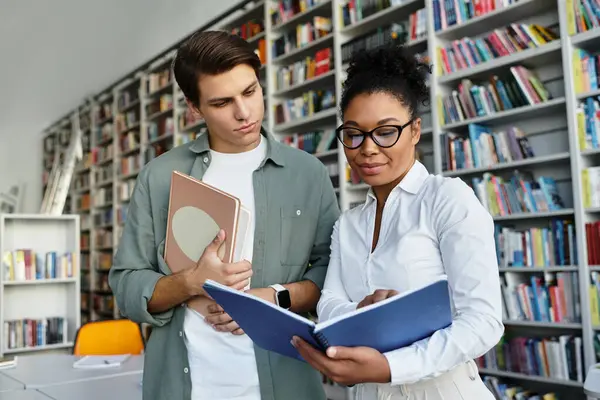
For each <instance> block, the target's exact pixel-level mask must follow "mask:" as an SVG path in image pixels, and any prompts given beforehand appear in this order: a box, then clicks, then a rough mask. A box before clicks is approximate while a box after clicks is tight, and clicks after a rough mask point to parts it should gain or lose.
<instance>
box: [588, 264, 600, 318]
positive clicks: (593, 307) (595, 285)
mask: <svg viewBox="0 0 600 400" xmlns="http://www.w3.org/2000/svg"><path fill="white" fill-rule="evenodd" d="M589 295H590V315H591V318H592V325H593V326H595V327H598V326H600V272H598V271H592V272H591V274H590V287H589Z"/></svg>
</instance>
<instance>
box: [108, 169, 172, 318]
mask: <svg viewBox="0 0 600 400" xmlns="http://www.w3.org/2000/svg"><path fill="white" fill-rule="evenodd" d="M144 172H146V173H144ZM146 175H147V171H142V173H140V176H139V177H138V180H137V182H136V185H135V188H134V190H133V194H132V196H131V200H130V203H129V208H128V217H127V221H126V223H125V226H124V228H123V234H122V236H121V239H120V243H119V248H118V250H117V253H116V255H115V258H114V263H113V266H112V268H111V269H110V271H109V274H108V283H109V285H110V287H111V289H112V291H113V293H114V294H115V298H116V302H117V306H118V307H119V311H120V312H121V314H122V315H123V316H125V317H127V318H129V319H131V320H132V321H134V322H137V323H148V324H151V325H154V326H162V325H164V324H166V323H168V322H169V321H170V320H171V318H172V316H173V310H172V309H171V310H167V311H165V312H162V313H157V314H150V313H149V312H148V302H149V301H150V299H151V298H152V294H153V293H154V288H155V286H156V283H157V282H158V280H159V279H160V278H161V277H163V276H164V275H165V274H164V273H162V272H160V268H159V263H161V262H162V263H164V260H163V259H162V255H159V254H158V251H157V248H156V246H155V237H154V223H153V217H152V209H151V205H150V204H151V202H150V195H149V192H148V189H147V186H146V184H145V177H146ZM165 268H166V264H165ZM166 270H168V269H166Z"/></svg>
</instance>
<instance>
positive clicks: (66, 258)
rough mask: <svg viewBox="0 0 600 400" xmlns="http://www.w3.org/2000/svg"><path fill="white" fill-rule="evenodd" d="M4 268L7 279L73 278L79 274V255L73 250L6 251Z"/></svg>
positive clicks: (3, 257)
mask: <svg viewBox="0 0 600 400" xmlns="http://www.w3.org/2000/svg"><path fill="white" fill-rule="evenodd" d="M2 270H3V274H4V279H5V280H6V281H12V282H15V281H32V280H40V279H60V278H71V277H74V276H76V275H77V256H76V254H75V253H72V252H58V251H48V252H45V253H44V252H41V253H38V252H36V251H35V250H32V249H16V250H12V251H5V252H4V254H3V255H2Z"/></svg>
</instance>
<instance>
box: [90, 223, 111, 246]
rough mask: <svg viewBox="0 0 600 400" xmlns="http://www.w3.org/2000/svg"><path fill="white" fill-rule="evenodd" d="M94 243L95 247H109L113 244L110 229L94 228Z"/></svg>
mask: <svg viewBox="0 0 600 400" xmlns="http://www.w3.org/2000/svg"><path fill="white" fill-rule="evenodd" d="M94 244H95V245H96V248H97V249H110V248H112V246H113V234H112V230H110V229H103V228H102V229H96V230H95V231H94Z"/></svg>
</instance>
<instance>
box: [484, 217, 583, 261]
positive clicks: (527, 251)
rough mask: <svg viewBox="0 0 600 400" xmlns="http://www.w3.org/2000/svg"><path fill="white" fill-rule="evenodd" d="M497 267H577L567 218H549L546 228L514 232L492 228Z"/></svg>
mask: <svg viewBox="0 0 600 400" xmlns="http://www.w3.org/2000/svg"><path fill="white" fill-rule="evenodd" d="M494 238H495V241H496V255H497V260H498V265H499V266H500V267H515V268H532V267H554V266H560V265H577V264H578V263H577V260H578V257H577V239H576V234H575V225H574V222H573V220H571V219H562V218H552V219H551V220H550V222H549V223H548V226H547V227H542V226H539V227H532V228H527V229H519V230H517V229H515V228H512V227H508V226H501V225H496V226H495V231H494Z"/></svg>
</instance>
